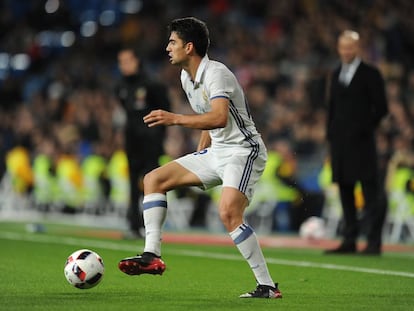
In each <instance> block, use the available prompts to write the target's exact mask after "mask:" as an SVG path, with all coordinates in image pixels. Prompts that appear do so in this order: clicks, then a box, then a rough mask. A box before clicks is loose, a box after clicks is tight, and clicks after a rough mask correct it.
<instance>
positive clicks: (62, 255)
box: [0, 222, 414, 311]
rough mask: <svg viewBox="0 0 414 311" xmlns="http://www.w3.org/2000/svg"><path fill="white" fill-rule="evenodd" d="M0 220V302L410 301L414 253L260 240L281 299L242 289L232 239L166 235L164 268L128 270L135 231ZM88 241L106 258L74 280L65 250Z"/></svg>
mask: <svg viewBox="0 0 414 311" xmlns="http://www.w3.org/2000/svg"><path fill="white" fill-rule="evenodd" d="M46 228H47V231H46V232H44V233H30V232H27V231H26V230H25V224H24V223H10V222H0V250H1V256H0V310H7V311H8V310H42V311H47V310H77V311H80V310H89V311H90V310H136V311H139V310H151V311H152V310H162V311H175V310H185V311H192V310H221V311H226V310H237V311H243V310H260V311H262V310H414V307H413V306H414V254H409V253H385V254H384V255H383V256H382V257H380V258H378V257H362V256H324V255H323V254H322V253H321V251H320V250H310V249H303V250H302V249H289V248H264V249H263V252H264V254H265V256H266V258H267V259H268V261H269V269H270V271H271V274H272V276H273V277H274V279H275V281H277V282H279V287H280V289H281V291H282V293H283V298H282V299H275V300H270V299H240V298H238V295H239V294H241V293H244V292H246V291H250V290H252V289H253V288H254V287H255V281H254V278H253V275H252V273H251V271H250V269H249V267H248V266H247V263H246V262H244V261H243V260H242V259H241V256H240V255H239V253H238V251H237V249H236V248H235V247H231V246H214V245H184V244H174V243H166V244H164V245H163V258H164V260H165V262H166V264H167V270H166V272H165V273H164V275H163V276H153V275H142V276H128V275H125V274H123V273H121V272H120V271H119V270H118V268H117V263H118V261H119V259H121V258H123V257H127V256H131V255H134V254H135V253H137V252H138V251H140V250H141V249H142V246H143V242H142V241H125V240H119V239H113V238H104V237H102V238H91V237H88V236H87V235H83V233H84V232H85V230H86V229H85V228H81V227H67V226H63V225H56V224H47V225H46ZM81 248H89V249H92V250H94V251H96V252H97V253H99V254H100V255H101V256H102V258H103V260H104V263H105V275H104V277H103V280H102V281H101V283H100V284H99V285H98V286H97V287H95V288H92V289H88V290H80V289H77V288H74V287H72V286H70V285H69V283H67V281H66V279H65V277H64V275H63V265H64V263H65V260H66V257H67V256H68V255H69V254H71V253H72V252H73V251H75V250H77V249H81Z"/></svg>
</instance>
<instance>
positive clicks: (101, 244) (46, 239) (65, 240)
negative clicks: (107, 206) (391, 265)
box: [0, 232, 414, 278]
mask: <svg viewBox="0 0 414 311" xmlns="http://www.w3.org/2000/svg"><path fill="white" fill-rule="evenodd" d="M0 238H3V239H7V240H15V241H31V242H37V243H55V244H65V245H76V246H78V247H90V248H91V247H96V248H104V249H110V250H122V251H136V247H135V246H131V245H125V244H120V243H115V242H109V241H99V240H90V239H81V238H69V237H60V236H59V237H58V236H46V235H34V234H22V233H16V232H0ZM165 253H169V254H175V255H185V256H190V257H202V258H212V259H221V260H235V261H242V260H243V258H242V257H241V256H240V255H232V254H222V253H211V252H204V251H191V250H183V249H176V250H171V249H170V250H168V251H165ZM266 260H267V262H268V263H269V264H277V265H285V266H294V267H308V268H319V269H329V270H338V271H351V272H362V273H370V274H381V275H390V276H401V277H408V278H414V273H411V272H405V271H392V270H381V269H372V268H363V267H355V266H344V265H336V264H329V263H316V262H310V261H295V260H285V259H276V258H269V257H268V258H266Z"/></svg>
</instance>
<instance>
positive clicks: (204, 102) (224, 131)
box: [181, 55, 261, 148]
mask: <svg viewBox="0 0 414 311" xmlns="http://www.w3.org/2000/svg"><path fill="white" fill-rule="evenodd" d="M181 84H182V86H183V89H184V91H185V93H186V94H187V98H188V101H189V102H190V104H191V107H192V109H193V110H194V111H195V112H196V113H198V114H202V113H206V112H208V111H210V110H211V104H210V101H211V100H212V99H214V98H217V97H223V98H227V99H228V100H229V117H228V121H227V125H226V126H225V127H224V128H217V129H213V130H210V131H209V132H210V136H211V142H212V145H211V146H212V148H227V147H235V146H239V147H252V146H254V145H257V143H258V141H260V140H261V138H260V134H259V133H258V132H257V130H256V126H255V124H254V122H253V120H252V118H251V115H250V111H249V107H248V105H247V100H246V98H245V96H244V92H243V89H242V87H241V86H240V84H239V83H238V81H237V79H236V77H235V76H234V74H233V73H232V72H231V71H230V70H229V69H228V68H227V67H226V66H225V65H224V64H222V63H220V62H217V61H212V60H210V59H209V58H208V56H207V55H206V56H205V57H204V58H203V59H202V61H201V63H200V65H199V67H198V69H197V73H196V78H195V81H192V80H191V78H190V75H189V74H188V73H187V72H186V71H185V70H182V72H181Z"/></svg>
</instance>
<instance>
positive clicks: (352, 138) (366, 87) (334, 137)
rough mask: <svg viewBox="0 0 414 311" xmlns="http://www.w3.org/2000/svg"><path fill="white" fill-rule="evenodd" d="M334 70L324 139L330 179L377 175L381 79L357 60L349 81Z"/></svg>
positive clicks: (382, 104) (383, 111)
mask: <svg viewBox="0 0 414 311" xmlns="http://www.w3.org/2000/svg"><path fill="white" fill-rule="evenodd" d="M340 69H341V68H340V67H338V68H336V70H334V72H333V75H332V79H331V85H330V90H329V100H328V120H327V138H328V141H329V143H330V151H331V163H332V173H333V181H334V182H349V183H351V182H355V181H357V180H374V179H376V178H377V174H378V172H377V171H378V169H377V151H376V143H375V130H376V128H377V126H378V125H379V123H380V121H381V119H382V118H383V117H384V116H385V115H386V114H387V112H388V108H387V99H386V95H385V86H384V80H383V78H382V76H381V74H380V72H379V71H378V70H377V69H376V68H375V67H373V66H370V65H368V64H366V63H364V62H361V63H360V65H359V66H358V68H357V70H356V72H355V74H354V77H353V78H352V80H351V82H350V84H349V85H348V86H345V85H344V84H342V83H341V82H339V80H338V78H339V73H340Z"/></svg>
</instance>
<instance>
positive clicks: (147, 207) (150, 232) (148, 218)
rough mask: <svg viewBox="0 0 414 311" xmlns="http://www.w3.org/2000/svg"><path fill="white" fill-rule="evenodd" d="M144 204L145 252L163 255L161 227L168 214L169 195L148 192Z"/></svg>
mask: <svg viewBox="0 0 414 311" xmlns="http://www.w3.org/2000/svg"><path fill="white" fill-rule="evenodd" d="M142 206H143V210H144V211H143V216H144V225H145V247H144V252H151V253H154V254H155V255H157V256H161V233H162V232H161V229H162V226H163V225H164V221H165V218H166V216H167V197H166V195H165V194H163V193H151V194H147V195H146V196H144V200H143V205H142Z"/></svg>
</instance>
